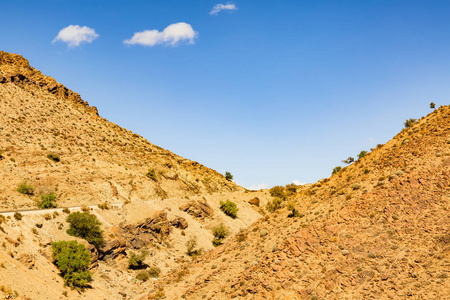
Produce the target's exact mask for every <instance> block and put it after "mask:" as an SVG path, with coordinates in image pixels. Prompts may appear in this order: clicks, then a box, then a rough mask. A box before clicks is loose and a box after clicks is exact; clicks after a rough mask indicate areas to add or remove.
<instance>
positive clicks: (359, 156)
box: [358, 150, 367, 159]
mask: <svg viewBox="0 0 450 300" xmlns="http://www.w3.org/2000/svg"><path fill="white" fill-rule="evenodd" d="M366 155H367V151H365V150H363V151H361V152H359V154H358V159H361V158H363V157H364V156H366Z"/></svg>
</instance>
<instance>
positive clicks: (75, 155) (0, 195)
mask: <svg viewBox="0 0 450 300" xmlns="http://www.w3.org/2000/svg"><path fill="white" fill-rule="evenodd" d="M0 132H1V137H2V138H1V139H0V180H1V181H2V185H1V187H0V206H1V209H2V210H12V209H24V208H35V207H36V201H37V200H39V195H40V194H42V193H48V192H49V191H50V192H55V193H56V195H57V198H58V204H59V206H77V205H81V204H85V205H91V204H98V203H103V202H105V201H109V202H125V201H131V202H133V201H142V200H148V199H164V198H170V197H184V196H192V195H197V194H200V193H214V192H231V191H238V190H242V188H241V187H239V186H238V185H236V184H234V183H233V182H231V181H227V180H226V179H225V178H224V177H223V176H222V175H221V174H219V173H217V172H216V171H214V170H211V169H208V168H206V167H204V166H202V165H201V164H199V163H197V162H195V161H191V160H188V159H185V158H182V157H180V156H178V155H176V154H173V153H172V152H170V151H167V150H164V149H162V148H160V147H158V146H155V145H153V144H151V143H150V142H148V141H147V140H146V139H144V138H143V137H141V136H139V135H138V134H136V133H133V132H131V131H129V130H126V129H124V128H122V127H120V126H118V125H116V124H114V123H111V122H109V121H107V120H105V119H104V118H102V117H100V116H99V115H98V113H97V109H96V108H95V107H92V106H89V104H88V103H87V102H85V101H83V100H82V99H81V97H80V95H79V94H77V93H74V92H72V91H71V90H69V89H68V88H66V87H64V86H63V85H62V84H60V83H57V82H56V81H55V79H53V78H51V77H49V76H45V75H43V74H42V73H41V72H40V71H38V70H36V69H34V68H32V67H30V65H29V63H28V61H27V60H26V59H24V58H23V57H22V56H20V55H17V54H11V53H6V52H2V51H0ZM23 183H26V184H28V185H30V186H31V188H32V189H33V191H32V192H30V193H28V194H23V193H19V192H17V188H18V187H19V185H20V184H23Z"/></svg>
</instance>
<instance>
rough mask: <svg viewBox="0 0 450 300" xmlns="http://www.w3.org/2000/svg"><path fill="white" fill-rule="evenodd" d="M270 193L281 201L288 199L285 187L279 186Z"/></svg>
mask: <svg viewBox="0 0 450 300" xmlns="http://www.w3.org/2000/svg"><path fill="white" fill-rule="evenodd" d="M269 193H270V195H271V196H272V197H275V198H280V199H281V200H286V199H287V194H286V190H285V188H284V187H282V186H280V185H277V186H274V187H273V188H271V189H270V190H269Z"/></svg>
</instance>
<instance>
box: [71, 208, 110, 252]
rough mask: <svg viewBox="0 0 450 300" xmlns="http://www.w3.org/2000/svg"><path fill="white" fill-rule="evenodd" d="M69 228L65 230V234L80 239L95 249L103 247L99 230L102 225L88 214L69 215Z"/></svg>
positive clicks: (101, 234)
mask: <svg viewBox="0 0 450 300" xmlns="http://www.w3.org/2000/svg"><path fill="white" fill-rule="evenodd" d="M66 221H67V223H69V224H70V228H69V229H67V234H69V235H72V236H76V237H81V238H83V239H85V240H86V241H88V242H89V243H90V244H92V245H94V246H95V247H96V248H101V247H103V244H104V242H103V230H101V229H100V226H101V225H102V223H100V221H99V220H98V219H97V217H96V216H94V215H91V214H89V213H88V212H83V213H80V212H78V211H77V212H74V213H71V214H70V215H69V216H68V217H67V219H66Z"/></svg>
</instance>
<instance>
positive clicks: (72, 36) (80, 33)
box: [52, 25, 99, 47]
mask: <svg viewBox="0 0 450 300" xmlns="http://www.w3.org/2000/svg"><path fill="white" fill-rule="evenodd" d="M98 37H99V35H98V34H97V33H96V32H95V30H94V29H92V28H89V27H87V26H83V27H81V26H78V25H69V26H67V27H66V28H63V29H61V30H60V31H59V33H58V35H57V36H56V37H55V38H54V39H53V41H52V43H55V42H57V41H61V42H64V43H67V44H68V46H69V47H76V46H79V45H80V44H81V43H92V41H94V40H95V39H96V38H98Z"/></svg>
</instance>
